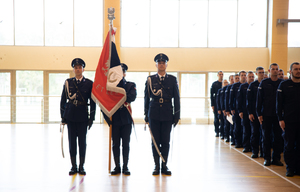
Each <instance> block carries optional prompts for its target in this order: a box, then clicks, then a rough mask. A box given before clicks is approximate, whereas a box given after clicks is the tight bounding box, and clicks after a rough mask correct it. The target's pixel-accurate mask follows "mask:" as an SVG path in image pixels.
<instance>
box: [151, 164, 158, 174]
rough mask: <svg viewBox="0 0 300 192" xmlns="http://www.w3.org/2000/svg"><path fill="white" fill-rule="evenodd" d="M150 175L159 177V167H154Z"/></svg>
mask: <svg viewBox="0 0 300 192" xmlns="http://www.w3.org/2000/svg"><path fill="white" fill-rule="evenodd" d="M152 175H159V166H155V167H154V170H153V172H152Z"/></svg>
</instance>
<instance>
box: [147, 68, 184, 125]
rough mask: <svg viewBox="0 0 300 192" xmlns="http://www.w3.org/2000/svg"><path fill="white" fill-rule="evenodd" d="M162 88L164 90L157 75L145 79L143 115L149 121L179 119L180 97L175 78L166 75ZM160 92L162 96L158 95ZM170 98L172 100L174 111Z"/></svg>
mask: <svg viewBox="0 0 300 192" xmlns="http://www.w3.org/2000/svg"><path fill="white" fill-rule="evenodd" d="M163 86H164V88H163V87H162V85H161V84H160V79H159V76H158V74H156V75H151V76H149V77H148V78H147V81H146V84H145V92H144V93H145V97H144V112H145V115H147V116H148V118H149V119H155V120H159V121H173V119H180V96H179V90H178V84H177V79H176V77H174V76H173V75H168V74H166V76H165V79H164V81H163ZM160 90H162V95H161V94H160V92H161V91H160ZM172 98H173V99H174V100H173V103H174V109H173V105H172Z"/></svg>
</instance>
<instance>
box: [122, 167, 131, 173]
mask: <svg viewBox="0 0 300 192" xmlns="http://www.w3.org/2000/svg"><path fill="white" fill-rule="evenodd" d="M122 173H124V175H130V171H129V169H128V167H123V169H122Z"/></svg>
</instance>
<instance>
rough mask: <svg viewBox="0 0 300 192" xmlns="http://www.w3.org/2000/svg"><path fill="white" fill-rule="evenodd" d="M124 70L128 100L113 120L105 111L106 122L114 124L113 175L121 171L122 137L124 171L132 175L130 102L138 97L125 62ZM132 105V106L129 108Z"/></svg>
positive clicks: (122, 64) (125, 173)
mask: <svg viewBox="0 0 300 192" xmlns="http://www.w3.org/2000/svg"><path fill="white" fill-rule="evenodd" d="M121 66H122V70H123V77H124V78H123V80H122V81H123V83H124V88H125V91H126V97H127V99H126V102H125V103H124V104H123V105H122V106H121V107H120V108H119V109H118V110H117V111H116V112H115V113H114V115H113V116H112V122H111V121H110V119H109V118H108V117H107V116H106V115H105V114H104V113H103V116H104V118H105V120H106V122H107V123H108V124H109V125H111V124H112V141H113V145H112V146H113V147H112V150H113V155H114V161H115V165H116V167H115V168H114V170H113V171H111V172H110V173H111V175H117V174H119V173H121V167H120V144H121V143H120V141H121V139H122V148H123V149H122V155H123V168H122V173H124V175H130V171H129V169H128V159H129V143H130V135H131V129H132V124H133V120H132V116H131V112H130V111H131V107H130V103H131V102H133V101H134V100H135V99H136V85H135V83H133V82H130V81H126V80H125V77H126V71H127V70H128V66H127V65H126V64H125V63H121ZM128 107H130V108H128Z"/></svg>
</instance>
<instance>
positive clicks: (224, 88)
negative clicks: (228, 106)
mask: <svg viewBox="0 0 300 192" xmlns="http://www.w3.org/2000/svg"><path fill="white" fill-rule="evenodd" d="M227 87H228V85H226V86H225V87H223V88H222V89H223V98H222V99H221V101H220V104H221V109H220V110H221V111H223V110H225V102H226V89H227ZM222 113H223V112H222Z"/></svg>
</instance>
